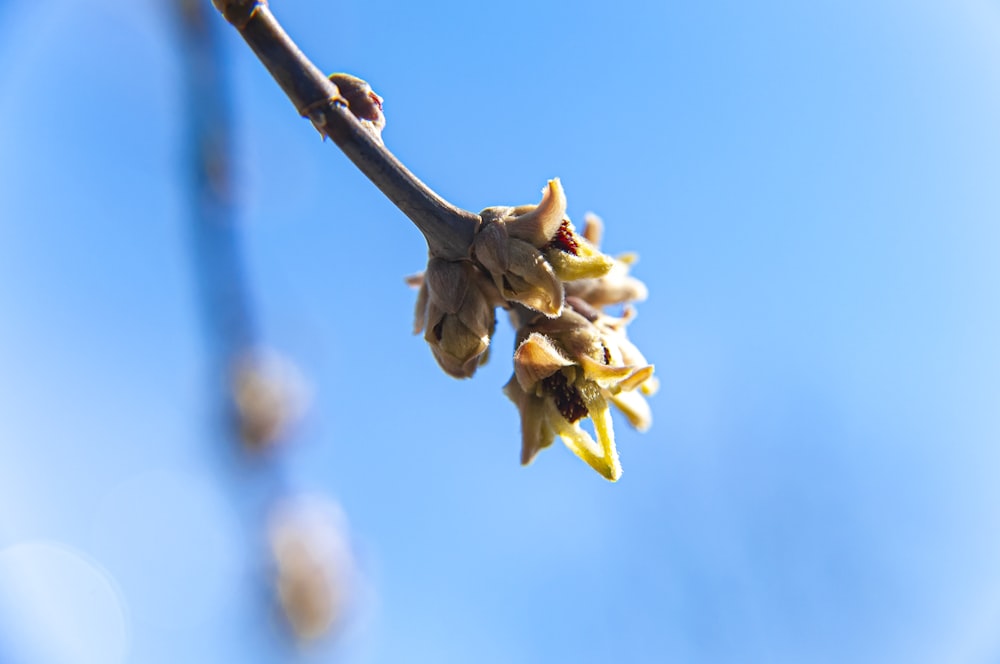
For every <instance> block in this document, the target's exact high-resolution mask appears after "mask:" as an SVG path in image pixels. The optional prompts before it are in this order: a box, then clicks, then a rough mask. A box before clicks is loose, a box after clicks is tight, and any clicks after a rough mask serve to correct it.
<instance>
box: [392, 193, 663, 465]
mask: <svg viewBox="0 0 1000 664" xmlns="http://www.w3.org/2000/svg"><path fill="white" fill-rule="evenodd" d="M480 217H481V219H482V223H481V224H480V226H479V228H478V230H477V232H476V236H475V239H474V241H473V244H472V248H471V251H470V255H469V257H468V258H465V259H462V260H458V261H451V260H444V259H441V258H438V257H434V256H432V257H431V258H430V260H429V261H428V264H427V270H426V271H425V272H424V273H423V275H421V276H418V277H415V278H413V279H412V280H411V284H412V285H414V286H419V288H420V291H419V295H418V297H417V305H416V319H415V323H414V332H415V333H420V332H423V333H424V339H426V340H427V342H428V344H430V347H431V351H432V352H433V353H434V357H435V358H436V359H437V361H438V364H440V365H441V368H442V369H444V370H445V371H446V372H447V373H448V374H450V375H452V376H454V377H456V378H469V377H471V376H472V375H473V374H474V373H475V371H476V369H477V368H478V367H479V366H480V365H482V364H483V363H485V362H486V359H487V357H488V351H489V345H490V338H491V337H492V335H493V332H494V330H495V327H496V308H497V307H502V308H504V309H506V310H507V311H508V312H509V314H510V318H511V322H512V323H513V325H514V327H515V329H516V330H517V350H516V351H515V353H514V375H513V377H511V379H510V381H509V382H508V383H507V385H506V386H505V387H504V392H505V393H506V394H507V396H508V397H509V398H510V399H511V401H513V402H514V403H515V404H516V405H517V408H518V410H519V411H520V415H521V462H522V463H523V464H528V463H530V462H531V461H532V459H534V457H535V455H536V454H537V453H538V451H539V450H541V449H542V448H544V447H548V446H549V445H551V444H552V442H553V441H554V440H555V437H556V436H557V435H558V436H559V437H560V438H561V439H562V440H563V442H564V443H565V444H566V445H567V447H569V448H570V449H571V450H572V451H573V452H574V453H575V454H576V455H577V456H579V457H580V458H581V459H583V460H584V461H586V462H587V463H588V464H589V465H590V466H591V467H592V468H594V469H595V470H596V471H597V472H599V473H600V474H601V475H602V476H604V477H605V478H607V479H609V480H611V481H615V480H617V479H618V478H619V476H620V475H621V465H620V463H619V461H618V452H617V449H616V448H615V439H614V430H613V428H612V423H611V414H610V407H609V405H610V404H614V405H615V406H616V407H617V408H618V409H620V410H621V411H622V412H623V413H624V414H625V416H626V417H627V418H628V421H629V422H630V423H631V424H632V425H633V426H634V427H636V428H637V429H639V430H645V429H646V428H648V427H649V425H650V423H651V415H650V411H649V406H648V404H647V403H646V400H645V399H644V396H643V395H650V394H652V393H653V392H654V391H655V390H656V379H655V378H654V377H653V367H652V365H650V364H648V363H647V362H646V359H645V358H644V357H643V356H642V353H640V352H639V350H638V349H637V348H636V347H635V346H634V345H633V344H632V343H631V342H630V341H629V340H628V337H627V336H626V327H627V325H628V323H629V322H630V321H631V320H632V319H633V318H634V310H633V309H632V308H631V307H630V306H629V303H631V302H634V301H638V300H642V299H645V297H646V288H645V286H644V285H643V284H642V282H640V281H638V280H637V279H635V278H634V277H631V276H630V275H629V273H628V272H629V267H630V265H631V264H632V263H633V262H634V261H635V256H634V255H625V256H620V257H618V258H612V257H610V256H608V255H606V254H603V253H601V252H600V250H599V249H598V245H599V242H600V234H601V222H600V220H599V219H597V218H596V217H593V216H588V218H587V222H586V226H585V228H584V229H583V232H582V233H578V232H577V231H576V229H575V228H574V226H573V224H572V223H571V222H570V220H569V218H568V217H567V216H566V196H565V194H564V192H563V189H562V185H561V184H560V183H559V180H557V179H556V180H551V181H549V183H548V186H547V187H546V188H545V189H544V190H543V194H542V201H541V203H539V204H538V205H525V206H520V207H491V208H487V209H485V210H483V211H482V212H481V213H480ZM612 305H624V306H623V307H622V309H623V313H622V315H621V316H612V315H610V314H609V313H606V312H605V310H604V308H605V307H608V306H612ZM586 419H590V420H591V421H592V422H593V429H594V435H593V436H592V435H591V434H590V433H589V432H588V431H586V430H585V429H583V428H582V427H581V423H582V422H583V421H584V420H586ZM595 437H596V440H595Z"/></svg>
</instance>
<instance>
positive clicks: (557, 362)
mask: <svg viewBox="0 0 1000 664" xmlns="http://www.w3.org/2000/svg"><path fill="white" fill-rule="evenodd" d="M572 364H573V362H572V361H570V360H569V359H567V358H566V357H565V356H563V354H562V353H560V352H559V350H558V349H557V348H556V347H555V346H554V345H553V344H552V341H551V340H550V339H549V338H548V337H546V336H543V335H541V334H538V333H537V332H534V333H532V334H530V335H529V336H528V338H527V339H525V340H524V341H522V342H521V345H520V346H518V347H517V350H516V351H515V352H514V376H515V377H516V378H517V382H518V383H520V385H521V387H522V388H524V389H525V390H527V391H529V392H530V391H532V390H534V388H535V385H536V384H537V383H538V381H540V380H542V379H543V378H548V377H549V376H551V375H552V374H554V373H555V372H557V371H559V370H560V369H562V368H563V367H568V366H572Z"/></svg>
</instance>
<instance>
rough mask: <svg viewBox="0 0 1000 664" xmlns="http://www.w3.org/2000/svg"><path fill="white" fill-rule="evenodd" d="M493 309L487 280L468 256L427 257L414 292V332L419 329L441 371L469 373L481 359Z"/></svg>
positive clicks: (467, 375)
mask: <svg viewBox="0 0 1000 664" xmlns="http://www.w3.org/2000/svg"><path fill="white" fill-rule="evenodd" d="M494 308H495V297H494V296H492V288H491V285H490V284H489V282H488V280H487V278H486V276H485V275H484V274H483V273H482V272H481V271H480V270H479V269H478V268H477V267H476V266H475V265H473V264H472V263H471V262H470V261H446V260H443V259H441V258H431V259H430V261H428V263H427V271H426V272H425V273H424V275H423V280H422V283H421V286H420V294H419V295H418V296H417V312H416V315H415V321H414V331H415V332H420V331H423V332H424V339H425V340H426V341H427V343H429V344H430V346H431V352H432V353H433V354H434V358H435V359H436V360H437V361H438V364H439V365H440V366H441V368H442V369H444V370H445V372H446V373H448V374H449V375H451V376H454V377H455V378H470V377H471V376H472V375H473V374H474V373H475V372H476V369H477V368H478V367H479V365H480V364H482V363H484V362H485V361H486V357H487V355H486V353H487V350H488V348H489V344H490V337H491V336H492V335H493V330H494V328H495V326H496V319H495V315H494Z"/></svg>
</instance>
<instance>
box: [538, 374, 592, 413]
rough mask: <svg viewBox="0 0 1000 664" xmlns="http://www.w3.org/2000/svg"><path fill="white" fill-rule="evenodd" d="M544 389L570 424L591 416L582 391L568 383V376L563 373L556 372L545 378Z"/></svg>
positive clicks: (543, 380) (543, 381)
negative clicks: (581, 393)
mask: <svg viewBox="0 0 1000 664" xmlns="http://www.w3.org/2000/svg"><path fill="white" fill-rule="evenodd" d="M542 387H543V388H544V390H545V392H546V393H547V394H548V395H549V396H551V397H552V399H553V401H555V403H556V408H557V409H558V410H559V413H560V414H561V415H562V416H563V417H565V418H566V421H567V422H569V423H570V424H573V423H574V422H576V421H577V420H581V419H583V418H584V417H586V416H587V415H588V414H589V413H588V411H587V406H586V405H584V403H583V398H582V397H581V396H580V391H579V390H577V389H576V388H575V387H573V386H572V385H570V384H569V383H568V382H567V381H566V376H564V375H563V373H562V372H561V371H557V372H555V373H554V374H552V375H551V376H549V377H548V378H543V379H542Z"/></svg>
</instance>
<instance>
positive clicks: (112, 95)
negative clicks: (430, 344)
mask: <svg viewBox="0 0 1000 664" xmlns="http://www.w3.org/2000/svg"><path fill="white" fill-rule="evenodd" d="M164 6H165V5H164V4H163V3H158V2H153V1H152V0H142V1H140V2H124V1H122V0H96V1H92V2H84V1H83V0H46V1H44V2H6V3H0V63H3V64H2V66H0V653H2V652H3V648H4V647H7V648H8V649H9V650H10V651H11V652H8V653H6V654H0V659H2V657H4V656H6V657H9V658H11V659H13V660H14V661H15V662H17V664H21V660H19V659H17V657H20V656H23V655H25V653H28V652H32V649H35V651H37V650H38V649H39V648H41V647H42V646H40V645H39V644H40V643H50V644H52V643H54V644H57V646H53V647H52V648H50V649H52V650H53V651H59V650H62V651H63V652H66V653H70V655H67V658H66V659H54V660H52V661H59V662H69V663H71V664H78V663H82V662H87V663H89V662H111V663H112V664H117V663H118V662H126V661H127V662H137V663H141V664H147V663H150V664H156V663H160V662H163V663H167V662H170V663H173V662H206V663H207V662H223V661H234V662H235V661H240V662H272V661H299V660H301V661H328V660H327V658H328V657H333V658H334V661H342V662H350V663H351V664H353V663H355V662H359V663H369V662H370V663H395V662H435V663H451V662H454V663H456V664H457V663H465V662H477V663H484V664H488V663H493V662H497V663H500V662H525V663H531V662H538V663H542V662H545V663H556V662H581V663H589V662H604V661H612V660H613V661H621V662H630V663H631V662H686V663H687V662H691V663H702V662H705V663H715V662H734V663H735V662H741V663H742V662H789V663H794V662H927V663H936V662H945V661H947V662H970V663H976V664H978V663H988V662H996V661H1000V482H997V479H996V477H997V468H998V467H1000V350H998V340H1000V308H998V302H1000V260H998V249H1000V223H998V220H1000V3H998V2H996V1H995V0H940V1H938V2H930V1H920V0H906V1H904V0H873V1H866V2H862V1H859V0H855V1H843V2H828V1H821V2H780V1H778V0H762V1H760V2H753V3H747V2H735V1H730V0H722V1H720V2H711V3H708V2H663V3H653V2H649V3H635V2H628V1H624V2H616V3H605V2H586V3H536V2H528V1H523V2H522V1H519V0H514V1H511V2H504V3H485V4H483V5H482V6H480V5H479V4H478V3H467V2H458V1H455V2H422V3H358V2H355V3H329V2H320V1H310V2H306V1H299V2H290V1H288V0H274V2H273V5H272V6H273V8H274V10H275V13H276V14H277V15H278V17H279V19H280V20H282V22H283V23H284V24H285V26H286V28H287V29H288V30H289V32H290V33H291V34H292V35H293V37H294V38H295V39H296V40H297V41H298V42H299V44H300V46H301V47H302V48H303V50H304V51H305V52H306V53H307V54H309V55H310V57H311V58H312V59H313V60H314V61H315V62H316V63H317V64H318V65H319V66H320V67H321V68H324V69H327V70H330V71H335V70H341V71H349V72H352V73H354V74H356V75H359V76H361V77H363V78H366V79H367V80H369V81H370V82H371V83H372V85H373V86H374V88H375V89H376V91H377V92H379V93H380V94H381V95H383V96H384V97H385V100H386V104H385V109H386V113H387V116H388V127H387V129H386V132H385V134H384V137H385V140H386V142H387V144H388V145H389V146H390V147H391V148H392V149H393V150H394V152H395V153H396V154H397V155H398V156H399V157H400V158H401V159H402V160H403V161H404V162H405V163H407V164H408V165H409V167H410V168H411V169H412V170H413V171H415V172H416V173H417V174H418V175H419V176H420V177H421V178H423V179H424V180H425V181H426V182H428V183H429V184H431V185H432V186H434V187H435V188H437V189H438V191H439V192H440V193H441V194H442V195H444V196H445V197H446V198H448V199H450V200H451V201H452V202H454V203H455V204H457V205H460V206H463V207H466V208H470V209H473V210H479V209H481V208H483V207H486V206H488V205H496V204H520V203H530V202H535V201H536V200H537V199H538V196H539V191H540V189H541V187H542V186H543V185H544V183H545V181H546V180H547V179H548V178H551V177H555V176H558V177H560V178H562V182H563V184H564V186H565V188H566V191H567V195H568V197H569V211H570V215H571V216H572V217H573V218H574V219H581V218H582V216H583V214H584V212H586V211H588V210H592V211H595V212H597V213H598V214H600V215H601V216H602V217H603V218H604V219H605V221H606V223H607V229H606V235H605V248H606V249H607V250H608V251H610V252H612V253H617V252H622V251H628V250H637V251H639V252H640V254H641V262H640V263H639V264H638V265H637V266H636V268H635V274H637V276H639V277H640V278H642V279H643V280H645V281H646V283H647V285H648V286H649V289H650V293H651V296H650V298H649V300H648V301H647V302H646V303H644V304H643V305H642V306H641V307H640V313H639V318H638V320H637V321H636V322H635V323H634V325H633V326H632V329H631V334H632V336H633V338H634V340H635V341H636V342H637V343H638V344H639V345H640V347H641V348H642V349H643V351H644V352H645V354H646V355H647V357H648V358H649V359H650V360H651V361H652V362H654V363H655V364H656V367H657V372H658V374H659V376H660V380H661V382H662V388H661V391H660V393H659V394H658V395H657V396H656V397H655V398H654V399H653V400H652V407H653V414H654V420H655V421H654V425H653V428H652V430H651V431H650V432H648V433H646V434H644V435H640V434H637V433H635V432H633V431H631V430H629V429H628V428H627V427H626V426H624V424H623V423H621V424H620V425H619V430H618V434H619V449H620V452H621V456H622V464H623V466H624V476H623V478H622V479H621V481H620V482H618V484H616V485H612V484H608V483H607V482H605V481H603V480H602V479H600V478H599V477H598V476H597V475H596V474H595V473H593V472H592V471H591V470H590V469H588V468H587V467H586V466H585V465H584V464H582V463H581V462H580V461H579V460H578V459H576V458H575V457H573V455H572V454H571V453H569V452H568V451H567V450H566V449H564V448H562V447H561V446H555V447H553V448H552V449H549V450H546V451H544V452H542V454H541V455H540V456H539V457H538V459H537V460H536V462H535V463H534V464H533V465H532V466H531V467H529V468H521V467H520V466H519V465H518V454H519V440H518V423H517V413H516V410H515V409H514V408H513V406H512V405H511V404H510V403H509V402H508V401H507V400H506V398H505V397H504V396H503V395H502V394H501V392H500V387H501V386H502V384H503V383H504V382H505V381H506V380H507V378H508V376H509V373H510V364H509V361H508V360H507V359H506V358H507V354H506V351H505V350H504V349H506V348H510V346H511V344H512V343H513V339H512V334H511V332H510V331H509V329H506V328H505V327H504V326H503V325H501V330H500V332H499V333H498V335H497V338H496V339H495V343H496V349H495V351H494V355H493V359H492V361H491V363H490V365H489V366H487V367H486V368H484V370H482V371H481V373H480V374H478V375H477V376H476V378H475V379H474V380H472V381H465V382H459V381H455V380H453V379H450V378H448V377H447V376H445V375H444V374H443V373H442V372H441V371H440V370H438V368H437V367H436V365H435V363H434V360H433V358H432V357H431V354H430V352H429V350H428V349H427V348H426V347H425V345H424V343H423V342H422V340H421V339H420V338H419V337H413V336H411V335H410V325H411V317H412V304H413V298H414V294H413V292H412V291H410V290H409V289H408V288H407V287H406V286H405V285H404V283H403V280H402V277H403V276H404V275H406V274H410V273H412V272H415V271H418V270H420V269H421V268H422V266H423V263H424V260H425V249H424V247H423V245H422V243H421V242H422V241H421V238H420V236H419V234H418V233H417V232H416V231H415V230H414V229H413V228H412V226H410V225H409V223H408V222H407V221H406V219H405V218H404V217H403V216H402V215H401V214H400V213H399V212H398V211H397V210H395V208H393V207H392V206H391V205H390V204H389V203H388V202H387V201H386V200H384V199H383V198H382V197H381V195H380V194H379V193H378V192H377V191H376V190H375V189H374V187H372V186H371V185H370V184H369V183H368V182H367V181H366V180H365V179H364V178H363V177H362V176H361V175H360V174H359V173H357V172H356V171H355V170H353V168H352V167H351V165H350V164H349V162H348V161H347V159H346V158H345V157H344V156H343V155H342V154H340V152H339V151H338V150H337V149H336V148H335V147H334V146H332V145H331V144H329V143H327V144H323V143H322V142H320V141H319V140H318V136H317V134H316V132H315V131H314V130H313V129H312V128H311V127H310V126H309V124H308V123H307V122H306V121H303V120H299V119H297V118H296V114H295V112H294V110H293V108H292V107H291V105H290V104H289V102H288V101H287V100H286V99H285V98H284V97H283V95H282V94H281V93H280V91H279V90H278V88H277V87H276V86H275V85H274V83H273V82H272V81H271V80H270V78H269V77H268V75H267V74H266V72H264V70H263V69H262V67H261V66H260V65H259V63H258V62H257V61H256V59H255V58H253V57H252V55H251V53H250V52H249V50H248V49H247V48H246V47H245V46H244V45H243V44H242V42H241V41H240V40H239V39H238V37H237V35H236V34H235V33H234V32H232V31H226V32H224V33H223V36H224V38H225V41H226V48H225V53H226V57H227V59H228V63H229V71H230V73H231V75H232V77H231V83H232V93H233V99H234V102H235V106H236V110H237V112H236V117H235V118H234V128H235V132H236V138H237V142H238V157H239V159H238V162H239V166H238V168H239V176H240V187H239V193H240V194H241V204H240V209H239V212H240V216H241V219H242V220H243V222H244V223H245V235H244V241H245V245H246V247H245V248H246V251H247V261H248V265H249V268H250V270H249V272H250V274H249V277H250V278H249V281H250V286H251V287H252V289H253V291H254V293H255V303H256V306H257V307H258V314H259V317H260V320H261V323H262V329H263V336H264V338H265V340H266V341H267V342H268V343H269V344H270V345H272V346H273V347H276V348H278V349H280V350H281V351H283V352H284V353H286V354H287V355H289V356H290V357H292V358H293V359H294V360H295V361H296V362H297V363H298V364H299V365H300V366H301V367H302V368H303V370H304V372H305V373H306V375H307V376H308V379H309V382H310V383H311V385H312V389H313V393H314V397H313V404H312V408H311V410H310V412H309V415H308V417H307V419H306V421H305V423H304V425H303V428H302V431H301V435H300V436H298V438H297V440H296V442H295V445H294V446H293V447H292V448H291V449H290V450H288V452H287V455H286V457H285V459H284V461H283V464H284V465H283V469H284V471H283V472H285V473H286V476H287V477H288V478H290V482H291V483H292V484H293V485H294V488H295V489H296V490H302V491H309V492H320V493H325V494H327V495H328V496H330V497H332V498H333V499H335V500H337V501H339V503H340V505H341V506H342V508H343V510H344V512H345V513H346V515H347V519H348V522H349V524H350V528H351V533H352V535H353V537H354V540H353V542H354V547H355V551H356V554H357V559H358V561H359V563H358V564H359V565H360V567H361V569H362V574H363V577H364V583H363V584H362V585H363V586H364V589H363V590H362V591H361V593H360V594H361V595H363V599H362V601H361V605H362V608H361V609H359V611H358V616H357V617H356V618H355V619H354V622H353V623H352V626H351V628H350V629H349V630H348V632H347V633H346V634H345V638H344V639H342V640H341V641H340V642H339V644H335V645H333V646H329V647H325V648H320V649H318V650H314V651H308V652H304V653H294V652H292V653H290V652H288V651H286V650H285V649H284V647H283V643H282V641H281V633H280V630H278V629H277V628H275V627H274V626H273V625H272V624H271V623H269V622H268V620H267V618H268V613H267V609H266V604H265V603H264V602H263V599H262V598H263V595H262V591H261V588H260V587H259V585H257V582H256V579H258V578H259V575H260V571H261V570H260V568H261V566H262V565H263V562H262V557H261V551H260V550H259V547H260V542H259V541H258V540H257V539H256V538H258V537H259V533H257V531H256V530H255V527H256V525H259V524H257V523H256V521H255V515H258V514H259V506H260V504H261V503H262V501H264V498H263V497H264V496H266V495H268V493H269V492H270V491H271V488H270V487H268V486H266V482H264V481H262V480H258V479H254V474H253V472H252V471H246V473H244V472H243V471H240V470H234V469H233V468H232V467H230V465H231V463H230V462H231V460H230V461H227V458H226V456H225V454H222V453H220V452H219V451H218V450H219V448H220V447H221V446H223V445H224V444H225V443H224V441H220V440H218V439H217V438H216V437H215V433H213V429H212V427H211V425H210V422H211V418H212V416H213V414H212V404H211V402H210V401H209V400H208V399H207V398H206V394H207V390H206V384H208V382H209V380H210V377H209V376H208V375H207V372H208V370H209V366H210V364H209V361H208V358H207V357H206V348H205V345H204V343H203V339H202V336H201V327H200V322H199V318H198V309H197V299H196V289H195V281H194V276H193V272H192V269H191V258H190V246H189V241H188V240H189V238H188V235H187V228H188V227H187V224H188V220H187V217H186V215H187V208H186V199H185V195H184V186H185V180H184V174H183V165H184V162H183V158H184V149H185V148H184V145H183V139H184V126H183V119H184V108H183V98H182V96H181V79H180V76H181V68H180V59H179V56H178V51H177V45H178V41H177V39H176V32H175V30H174V24H173V23H172V20H171V16H170V14H169V13H168V12H167V11H165V10H164ZM227 464H229V465H227ZM33 575H34V576H33ZM4 644H7V645H6V646H5V645H4ZM58 644H62V645H58ZM46 647H48V646H46ZM3 661H5V662H6V661H7V660H3ZM38 661H39V660H37V659H35V660H32V662H33V664H34V663H35V662H38Z"/></svg>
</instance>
